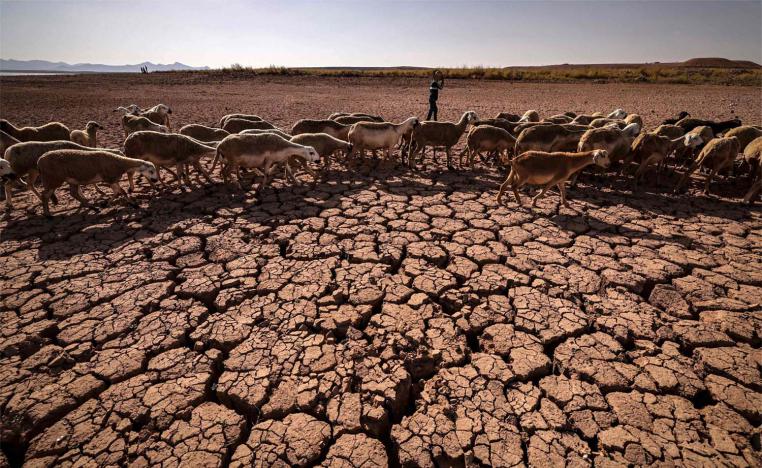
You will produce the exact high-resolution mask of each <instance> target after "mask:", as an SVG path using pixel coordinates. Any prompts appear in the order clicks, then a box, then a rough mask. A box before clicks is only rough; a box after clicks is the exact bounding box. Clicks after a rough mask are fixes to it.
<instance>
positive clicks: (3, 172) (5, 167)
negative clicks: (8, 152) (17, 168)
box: [0, 159, 16, 181]
mask: <svg viewBox="0 0 762 468" xmlns="http://www.w3.org/2000/svg"><path fill="white" fill-rule="evenodd" d="M15 178H16V174H15V173H14V172H13V169H11V163H9V162H8V161H6V160H5V159H0V180H3V181H5V180H8V179H15Z"/></svg>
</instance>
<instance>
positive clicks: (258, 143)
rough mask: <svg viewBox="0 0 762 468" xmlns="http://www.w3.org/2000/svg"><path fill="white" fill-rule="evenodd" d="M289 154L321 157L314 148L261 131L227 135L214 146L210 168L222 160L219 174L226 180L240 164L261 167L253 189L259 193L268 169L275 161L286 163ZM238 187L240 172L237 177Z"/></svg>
mask: <svg viewBox="0 0 762 468" xmlns="http://www.w3.org/2000/svg"><path fill="white" fill-rule="evenodd" d="M291 157H297V158H301V159H303V160H306V161H308V162H317V161H319V160H320V156H319V155H318V153H317V151H315V148H312V147H311V146H303V145H300V144H297V143H292V142H290V141H288V140H286V139H285V138H282V137H279V136H278V135H273V134H268V133H263V134H260V135H230V136H228V137H226V138H225V139H224V140H222V141H221V142H220V144H219V145H218V146H217V154H216V155H215V156H214V163H213V164H212V169H214V167H215V166H216V165H217V161H220V160H221V161H222V162H223V163H224V164H223V169H222V178H223V181H224V182H225V183H227V182H228V178H229V177H230V174H231V173H233V172H236V173H237V171H238V168H239V167H245V168H258V169H262V170H263V172H264V176H263V179H262V182H261V183H260V184H259V186H258V187H257V189H256V191H255V193H256V194H259V193H260V192H261V191H262V190H263V189H264V188H265V187H266V186H267V182H268V180H269V178H270V169H271V168H272V166H273V165H274V164H278V163H285V162H286V161H288V160H289V159H290V158H291ZM237 185H238V188H239V189H241V188H242V187H241V179H240V175H239V178H238V180H237Z"/></svg>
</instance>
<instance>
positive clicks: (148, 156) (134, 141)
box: [124, 132, 215, 191]
mask: <svg viewBox="0 0 762 468" xmlns="http://www.w3.org/2000/svg"><path fill="white" fill-rule="evenodd" d="M214 152H215V148H214V147H212V146H208V145H205V144H204V143H202V142H200V141H198V140H195V139H193V138H191V137H188V136H185V135H180V134H178V133H160V132H135V133H133V134H131V135H130V136H128V137H127V139H126V140H125V141H124V154H125V156H127V157H128V158H134V159H142V160H145V161H151V162H152V163H153V164H154V165H155V166H156V167H157V168H159V167H164V168H167V167H168V166H174V167H175V169H176V170H177V174H175V173H173V172H172V171H169V172H170V173H171V174H172V175H173V176H174V177H175V179H177V182H178V183H179V184H180V186H181V187H182V185H183V181H182V179H185V182H186V184H187V185H188V186H190V185H191V181H190V177H189V176H188V173H187V172H186V171H185V166H186V165H191V166H193V167H194V168H195V169H196V170H197V171H198V172H199V173H200V174H201V175H202V176H204V179H206V181H207V182H209V183H211V182H212V179H211V177H209V173H207V172H206V170H205V169H204V168H203V166H201V162H200V161H201V158H202V157H203V156H204V155H207V154H208V155H211V154H212V153H214ZM157 179H158V180H159V182H161V183H162V184H163V183H164V182H163V181H162V180H161V178H159V177H157ZM129 180H130V191H133V190H134V189H135V184H134V183H133V180H132V176H130V178H129Z"/></svg>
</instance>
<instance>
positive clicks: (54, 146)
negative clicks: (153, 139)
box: [4, 140, 121, 210]
mask: <svg viewBox="0 0 762 468" xmlns="http://www.w3.org/2000/svg"><path fill="white" fill-rule="evenodd" d="M59 149H72V150H83V151H93V148H89V147H87V146H82V145H80V144H77V143H74V142H73V141H69V140H58V141H27V142H21V143H18V144H15V145H13V146H11V147H10V148H8V149H7V150H6V152H5V156H4V158H5V159H6V160H7V161H8V163H9V164H10V165H11V169H12V170H13V173H14V174H15V179H16V181H17V180H18V178H21V177H25V176H26V178H27V179H26V184H25V186H26V188H28V189H31V190H32V192H33V193H34V194H35V195H36V196H37V197H38V198H39V197H40V192H38V191H37V189H36V188H35V182H36V181H37V177H38V176H39V171H38V169H37V162H38V161H39V159H40V157H42V155H43V154H45V153H47V152H48V151H53V150H59ZM97 149H98V150H101V151H108V152H110V153H113V154H117V155H119V154H121V152H119V151H118V150H105V149H103V148H97ZM13 182H14V181H9V182H6V184H5V195H6V196H5V209H6V210H12V209H13V197H12V196H11V189H12V188H13V185H14V184H13Z"/></svg>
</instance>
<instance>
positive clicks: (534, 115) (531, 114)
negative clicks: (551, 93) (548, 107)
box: [519, 110, 540, 122]
mask: <svg viewBox="0 0 762 468" xmlns="http://www.w3.org/2000/svg"><path fill="white" fill-rule="evenodd" d="M539 121H540V114H539V113H538V112H537V111H536V110H528V111H526V112H524V115H522V116H521V118H520V119H519V122H539Z"/></svg>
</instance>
